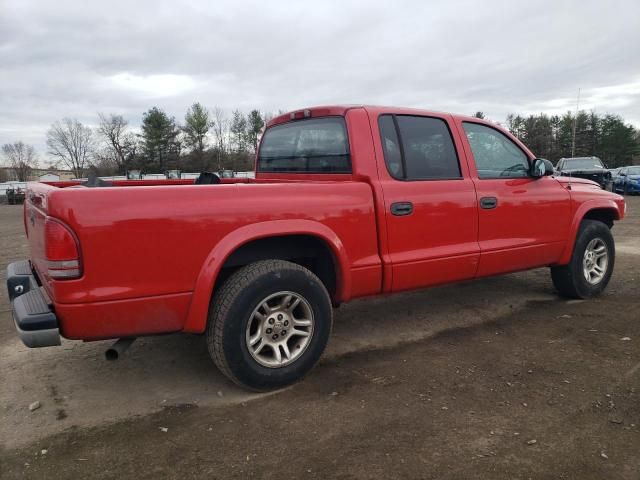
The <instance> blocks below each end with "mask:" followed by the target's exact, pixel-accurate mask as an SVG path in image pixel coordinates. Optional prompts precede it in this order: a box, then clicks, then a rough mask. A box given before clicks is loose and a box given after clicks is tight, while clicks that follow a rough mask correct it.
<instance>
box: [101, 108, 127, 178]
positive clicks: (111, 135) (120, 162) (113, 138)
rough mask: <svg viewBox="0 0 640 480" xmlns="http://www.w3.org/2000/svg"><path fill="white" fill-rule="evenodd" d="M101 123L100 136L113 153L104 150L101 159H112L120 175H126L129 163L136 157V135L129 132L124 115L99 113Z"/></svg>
mask: <svg viewBox="0 0 640 480" xmlns="http://www.w3.org/2000/svg"><path fill="white" fill-rule="evenodd" d="M98 118H99V119H100V123H99V124H98V129H97V132H98V135H100V136H101V137H102V139H103V140H104V141H105V142H106V143H107V147H108V148H109V149H110V150H112V151H113V154H112V155H109V154H108V152H106V151H104V149H103V150H102V151H101V152H100V153H101V155H100V157H101V158H102V159H104V158H105V157H110V160H111V161H113V162H114V163H115V167H116V169H117V170H118V172H119V173H122V174H124V173H126V172H127V170H128V167H129V162H130V161H131V160H132V158H133V157H134V156H135V151H136V138H135V135H133V134H132V133H130V132H128V131H127V128H128V122H127V121H126V120H125V119H124V117H123V116H122V115H114V114H113V113H111V114H109V115H108V116H107V115H104V114H103V113H98Z"/></svg>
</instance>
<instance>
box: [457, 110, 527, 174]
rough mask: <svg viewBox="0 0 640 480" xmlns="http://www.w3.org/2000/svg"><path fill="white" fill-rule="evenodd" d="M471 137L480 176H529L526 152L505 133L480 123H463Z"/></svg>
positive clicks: (469, 137)
mask: <svg viewBox="0 0 640 480" xmlns="http://www.w3.org/2000/svg"><path fill="white" fill-rule="evenodd" d="M463 126H464V130H465V132H466V134H467V138H468V139H469V144H470V145H471V150H472V151H473V158H474V160H475V162H476V168H477V169H478V178H504V177H510V178H522V177H528V176H529V160H528V159H527V156H526V155H525V153H524V152H523V151H522V150H520V148H519V147H518V146H517V145H516V144H515V143H513V142H512V141H511V140H510V139H509V138H508V137H506V136H505V135H504V134H502V133H501V132H499V131H498V130H495V129H493V128H491V127H487V126H485V125H480V124H479V123H470V122H464V123H463Z"/></svg>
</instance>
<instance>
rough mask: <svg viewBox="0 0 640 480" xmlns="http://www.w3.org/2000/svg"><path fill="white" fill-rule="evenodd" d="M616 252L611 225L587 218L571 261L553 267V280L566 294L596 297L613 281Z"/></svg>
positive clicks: (579, 233)
mask: <svg viewBox="0 0 640 480" xmlns="http://www.w3.org/2000/svg"><path fill="white" fill-rule="evenodd" d="M615 255H616V252H615V244H614V241H613V235H611V230H609V227H607V226H606V225H605V224H604V223H602V222H599V221H597V220H583V221H582V223H581V224H580V229H579V230H578V235H577V237H576V242H575V245H574V247H573V254H572V256H571V261H570V262H569V264H568V265H563V266H559V267H551V278H552V280H553V284H554V286H555V287H556V289H557V290H558V292H559V293H560V295H562V296H565V297H569V298H590V297H594V296H596V295H598V294H600V293H601V292H602V291H603V290H604V289H605V288H606V286H607V284H608V283H609V280H610V279H611V274H612V273H613V265H614V262H615Z"/></svg>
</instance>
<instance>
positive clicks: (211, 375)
mask: <svg viewBox="0 0 640 480" xmlns="http://www.w3.org/2000/svg"><path fill="white" fill-rule="evenodd" d="M629 203H630V205H629V218H628V219H627V220H626V221H625V222H622V223H621V224H620V225H617V226H616V227H615V229H614V233H615V236H616V240H617V243H618V245H619V248H618V254H619V256H618V261H617V262H616V272H615V274H614V277H613V280H612V282H611V284H610V287H609V289H608V290H607V292H606V294H605V295H603V296H602V297H600V298H598V299H595V300H591V301H588V302H567V301H565V300H561V299H559V298H558V297H557V296H556V295H555V294H554V292H553V290H552V287H551V283H550V280H549V276H548V272H547V271H545V270H539V271H533V272H526V273H523V274H517V275H509V276H506V277H501V278H496V279H488V280H483V281H480V282H476V283H468V284H462V285H456V286H450V287H444V288H438V289H434V290H428V291H424V292H415V293H411V294H405V295H401V296H395V297H388V298H380V299H374V300H370V301H362V302H354V303H353V304H350V305H346V306H345V307H343V308H340V309H339V310H338V311H337V315H336V328H335V332H334V335H333V338H332V340H331V345H330V348H329V352H328V353H327V355H326V356H325V358H324V360H323V361H322V362H321V364H320V365H319V366H318V368H316V369H315V370H314V371H313V372H312V373H311V374H310V375H309V376H308V378H307V379H306V380H305V381H304V382H302V383H300V384H298V385H296V386H295V387H292V388H289V389H287V390H284V391H281V392H277V393H275V394H271V395H267V396H265V395H259V396H256V395H250V394H246V393H245V392H242V391H240V390H238V389H236V388H235V387H233V386H232V385H230V384H229V383H228V382H226V381H225V380H224V379H223V378H222V377H221V376H220V375H219V374H218V373H217V372H216V371H215V368H214V367H213V365H212V364H211V362H210V360H209V358H208V356H207V354H206V348H205V347H204V344H203V342H202V339H201V338H199V337H195V336H187V335H174V336H166V337H154V338H148V339H143V340H141V341H140V342H139V343H136V344H134V346H132V348H131V351H130V352H129V353H128V354H127V355H126V356H125V357H124V358H123V360H122V361H121V362H120V361H119V362H116V363H107V362H105V361H104V360H103V359H102V354H103V349H104V345H105V344H103V343H101V344H96V343H90V344H82V343H79V342H68V343H65V344H64V346H63V347H58V348H53V349H39V350H29V349H26V348H23V347H21V346H20V345H19V342H18V341H17V339H16V338H15V333H14V332H13V326H12V325H11V324H10V321H9V320H10V318H9V316H8V312H7V309H8V307H7V304H6V299H5V303H3V304H2V306H1V307H0V310H2V311H3V312H2V313H0V355H1V356H2V358H3V362H2V366H0V382H1V384H2V385H3V388H2V389H1V391H0V405H2V410H1V411H0V415H1V417H0V439H1V441H2V442H3V445H4V447H3V449H2V450H0V461H1V465H2V470H1V471H2V478H44V477H47V476H50V475H49V474H50V472H52V471H55V472H56V477H57V478H58V477H59V478H78V477H90V478H116V477H118V478H126V477H136V478H150V477H158V476H159V477H162V478H201V477H203V476H208V477H210V478H251V477H255V478H282V476H283V472H286V475H292V476H294V477H295V476H300V477H304V478H379V477H392V478H438V479H442V478H492V479H494V478H523V479H526V478H608V479H609V478H629V479H637V478H639V477H640V460H639V457H638V455H637V451H638V450H639V449H640V432H639V431H638V430H639V428H638V426H639V425H640V407H639V405H640V403H639V402H638V395H639V392H640V325H639V324H638V315H637V312H638V311H639V310H640V296H639V295H638V293H640V291H639V290H640V289H639V288H638V283H637V278H638V276H637V271H638V268H639V267H640V257H638V255H637V254H636V253H634V252H633V251H631V250H630V251H627V250H625V249H626V247H630V248H631V249H633V248H637V246H638V245H640V217H638V215H637V214H636V211H637V210H638V207H640V199H636V198H632V199H630V202H629ZM7 211H11V213H7ZM16 211H17V209H11V207H3V208H0V225H1V228H2V233H3V235H2V236H1V237H0V238H1V240H0V242H2V245H0V247H7V248H2V251H3V252H5V253H4V254H3V258H2V261H3V262H8V261H9V260H13V259H20V258H23V257H24V255H25V253H24V246H25V245H23V244H21V243H20V241H21V240H20V232H21V228H20V227H21V225H20V223H19V222H20V221H21V217H20V216H19V213H15V212H16ZM16 224H17V226H16ZM4 232H8V234H7V235H4ZM11 242H13V243H14V246H13V247H12V246H11V245H9V243H11ZM5 243H7V245H5ZM15 245H22V246H20V247H16V246H15ZM6 252H9V253H8V254H7V253H6ZM626 338H629V340H624V339H626ZM35 400H39V401H41V402H42V407H41V408H40V409H38V410H35V411H34V412H29V409H28V405H29V404H30V403H31V402H33V401H35ZM60 412H63V413H64V415H66V417H64V418H60V419H58V417H59V416H62V414H61V413H60ZM534 440H535V442H534ZM43 450H46V453H45V454H42V451H43Z"/></svg>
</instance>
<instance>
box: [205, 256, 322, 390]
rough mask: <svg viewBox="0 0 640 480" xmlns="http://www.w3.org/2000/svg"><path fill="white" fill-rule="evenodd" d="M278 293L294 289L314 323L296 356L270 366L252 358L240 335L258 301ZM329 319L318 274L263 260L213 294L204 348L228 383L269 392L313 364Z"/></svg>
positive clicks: (319, 350)
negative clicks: (229, 380) (284, 362)
mask: <svg viewBox="0 0 640 480" xmlns="http://www.w3.org/2000/svg"><path fill="white" fill-rule="evenodd" d="M282 291H286V292H294V293H295V294H296V295H298V296H300V297H302V298H303V299H304V300H306V301H307V302H308V305H309V306H310V308H311V311H312V312H313V322H314V326H313V329H312V333H311V335H310V339H309V341H308V343H307V345H306V346H305V348H304V350H303V352H302V353H301V354H300V356H299V357H298V358H296V359H295V360H293V361H292V363H289V364H287V365H284V366H280V367H278V368H270V367H265V366H263V365H261V364H260V363H258V361H256V359H254V357H253V356H252V354H251V353H250V352H249V347H248V346H247V341H246V338H245V334H246V331H247V325H248V323H249V321H250V320H251V317H252V313H253V312H254V310H255V309H256V308H257V307H258V305H260V304H261V302H262V301H263V300H264V299H265V298H267V297H269V296H270V295H273V294H276V293H278V292H282ZM332 322H333V310H332V308H331V299H330V297H329V294H328V292H327V290H326V288H325V287H324V285H323V283H322V282H321V281H320V279H319V278H318V277H317V276H315V275H314V274H313V273H312V272H310V271H309V270H307V269H306V268H304V267H301V266H300V265H297V264H295V263H291V262H286V261H283V260H263V261H259V262H255V263H252V264H250V265H247V266H245V267H243V268H241V269H239V270H238V271H237V272H235V273H234V274H233V275H231V277H229V278H228V279H227V280H226V281H225V283H224V284H223V285H222V287H221V288H220V289H219V290H218V291H217V292H216V294H215V295H214V299H213V304H212V308H211V309H210V312H209V323H208V326H207V332H206V340H207V346H208V349H209V354H210V355H211V357H212V359H213V361H214V362H215V364H216V366H217V367H218V368H219V369H220V371H221V372H222V373H223V374H224V375H226V376H227V377H228V378H229V379H231V380H232V381H233V382H235V383H236V384H238V385H240V386H242V387H244V388H248V389H251V390H255V391H266V390H272V389H276V388H281V387H284V386H287V385H290V384H292V383H295V382H297V381H298V380H300V379H301V378H302V377H304V375H305V374H306V373H307V372H309V370H311V369H312V368H313V366H314V365H315V364H316V363H317V362H318V360H319V359H320V357H321V355H322V353H323V352H324V349H325V347H326V345H327V342H328V340H329V336H330V334H331V327H332Z"/></svg>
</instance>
